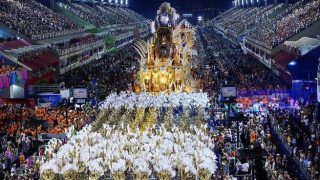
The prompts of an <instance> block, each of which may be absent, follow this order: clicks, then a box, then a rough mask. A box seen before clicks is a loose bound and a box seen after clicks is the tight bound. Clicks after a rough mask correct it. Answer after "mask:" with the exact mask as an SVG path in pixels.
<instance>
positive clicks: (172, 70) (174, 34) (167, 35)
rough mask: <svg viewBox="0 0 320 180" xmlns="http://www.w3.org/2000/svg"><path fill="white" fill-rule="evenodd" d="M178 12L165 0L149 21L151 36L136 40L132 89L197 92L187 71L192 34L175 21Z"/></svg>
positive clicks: (190, 64) (191, 49)
mask: <svg viewBox="0 0 320 180" xmlns="http://www.w3.org/2000/svg"><path fill="white" fill-rule="evenodd" d="M178 19H179V15H178V14H177V13H176V11H175V9H174V8H172V7H171V6H170V4H168V3H163V4H162V5H161V7H160V9H159V10H158V13H157V16H156V20H155V22H153V23H152V30H153V32H154V35H153V37H152V38H151V39H150V40H149V41H148V42H147V43H145V42H141V41H139V42H137V43H136V44H135V48H136V50H137V51H138V52H139V54H140V57H141V60H140V71H139V72H138V73H137V75H136V77H135V81H134V83H133V91H134V92H152V93H159V92H167V93H170V92H188V93H190V92H197V91H199V87H193V85H192V84H194V83H193V81H194V80H193V77H192V73H191V69H192V58H193V55H194V54H195V51H194V50H193V47H194V42H195V36H194V29H193V28H192V27H191V25H190V24H189V23H188V22H187V21H186V20H182V21H180V23H178Z"/></svg>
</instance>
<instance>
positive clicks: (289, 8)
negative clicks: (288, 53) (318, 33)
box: [213, 0, 320, 47]
mask: <svg viewBox="0 0 320 180" xmlns="http://www.w3.org/2000/svg"><path fill="white" fill-rule="evenodd" d="M319 6H320V1H319V0H312V1H298V2H296V3H295V4H278V5H267V6H261V7H248V8H232V9H230V10H229V11H226V12H224V13H223V14H222V15H220V16H218V17H216V18H215V19H214V20H213V23H214V24H215V25H216V26H217V27H219V28H220V29H222V30H223V31H225V32H227V34H229V35H230V36H231V37H232V38H236V39H238V38H240V37H241V36H245V37H246V38H250V39H254V40H257V41H259V42H261V43H263V44H264V45H265V46H267V47H274V46H277V45H279V44H281V43H282V42H284V41H285V40H287V39H289V38H291V37H292V36H294V35H295V34H297V33H299V32H300V31H302V30H304V29H305V28H307V27H309V26H311V25H312V24H313V23H315V22H317V21H318V20H319V18H320V10H319Z"/></svg>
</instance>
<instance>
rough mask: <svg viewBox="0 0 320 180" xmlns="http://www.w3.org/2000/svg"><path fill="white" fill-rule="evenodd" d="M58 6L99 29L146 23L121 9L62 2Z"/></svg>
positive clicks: (130, 12)
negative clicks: (117, 25)
mask: <svg viewBox="0 0 320 180" xmlns="http://www.w3.org/2000/svg"><path fill="white" fill-rule="evenodd" d="M59 5H60V7H62V8H65V9H67V10H68V11H70V12H71V13H73V14H75V15H77V16H79V17H80V18H82V19H83V20H85V21H87V22H89V23H91V24H92V25H95V26H97V27H101V28H103V27H106V26H112V25H116V24H128V23H135V22H140V21H146V19H145V18H144V17H143V16H141V15H139V14H138V13H136V12H134V11H131V10H129V9H126V8H121V7H110V6H103V5H94V4H85V3H81V4H78V3H62V2H60V3H59Z"/></svg>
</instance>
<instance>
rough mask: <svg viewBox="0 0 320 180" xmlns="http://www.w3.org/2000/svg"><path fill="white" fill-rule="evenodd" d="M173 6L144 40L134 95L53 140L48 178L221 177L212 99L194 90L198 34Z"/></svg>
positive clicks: (44, 173) (109, 102) (118, 98)
mask: <svg viewBox="0 0 320 180" xmlns="http://www.w3.org/2000/svg"><path fill="white" fill-rule="evenodd" d="M178 18H179V16H178V15H177V14H176V12H175V9H174V8H172V7H171V6H170V4H168V3H163V4H162V5H161V7H160V9H159V10H158V13H157V18H156V21H155V23H153V25H152V28H153V31H154V36H153V37H152V38H151V39H150V40H149V41H148V42H147V43H145V42H143V41H141V40H140V41H137V42H136V43H135V45H134V46H135V48H136V50H137V51H138V52H139V54H140V56H141V62H140V65H141V67H140V71H139V72H138V73H137V75H136V79H135V81H134V83H133V84H134V86H133V92H122V93H119V94H117V93H112V94H110V95H109V96H108V97H107V98H106V100H105V101H104V102H102V103H101V104H100V110H101V111H100V115H99V116H98V117H97V118H96V120H95V121H94V122H93V123H92V124H91V125H89V126H86V127H85V128H83V129H82V130H81V131H79V132H76V131H74V129H73V128H70V130H69V131H68V132H67V136H68V140H67V142H66V143H64V144H63V143H62V142H61V141H59V140H51V141H50V142H49V144H48V146H47V148H46V151H45V158H44V159H43V160H42V163H41V168H40V171H41V177H42V178H43V179H61V178H62V179H92V180H97V179H115V180H125V179H136V180H147V179H159V180H169V179H176V178H178V179H183V180H190V179H200V180H210V179H211V176H212V175H213V174H215V172H216V169H217V165H216V163H217V162H216V155H215V153H214V152H213V150H212V149H213V147H214V144H213V142H212V140H211V134H210V133H209V131H208V127H207V125H206V121H207V119H208V114H207V112H206V108H207V107H208V105H209V99H208V97H207V94H206V93H199V92H198V91H199V87H198V86H194V87H193V85H192V84H196V83H193V81H194V79H193V74H192V73H191V72H192V56H193V52H194V50H193V48H194V40H195V39H194V30H193V29H192V27H191V26H190V24H189V23H188V22H187V21H181V22H180V23H179V24H176V23H177V22H178Z"/></svg>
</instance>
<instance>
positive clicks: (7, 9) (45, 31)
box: [0, 0, 79, 39]
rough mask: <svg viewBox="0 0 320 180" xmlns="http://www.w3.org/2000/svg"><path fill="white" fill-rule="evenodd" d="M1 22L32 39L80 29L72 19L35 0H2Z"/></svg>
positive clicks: (0, 5) (0, 4)
mask: <svg viewBox="0 0 320 180" xmlns="http://www.w3.org/2000/svg"><path fill="white" fill-rule="evenodd" d="M0 22H1V23H3V24H5V25H7V26H8V27H10V28H11V29H14V30H16V31H18V32H19V33H22V34H25V35H27V36H29V37H30V38H32V39H41V38H42V37H45V36H48V35H49V34H52V33H53V34H54V33H57V34H61V33H62V32H67V31H77V30H79V28H78V27H77V25H76V24H74V23H73V22H72V21H70V20H68V19H67V18H65V17H63V16H62V15H60V14H58V13H55V12H54V11H53V10H51V9H49V8H47V7H45V6H43V5H42V4H40V3H38V2H37V1H35V0H2V1H0Z"/></svg>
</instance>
